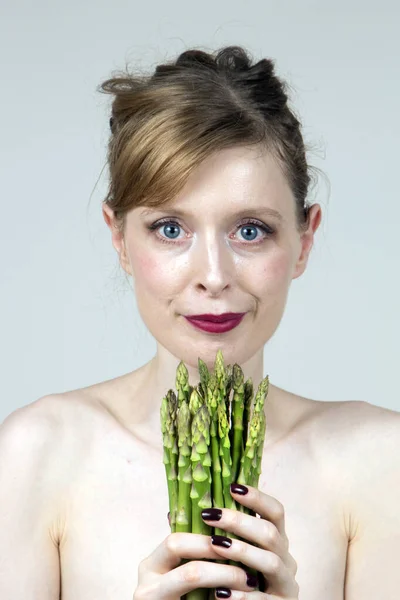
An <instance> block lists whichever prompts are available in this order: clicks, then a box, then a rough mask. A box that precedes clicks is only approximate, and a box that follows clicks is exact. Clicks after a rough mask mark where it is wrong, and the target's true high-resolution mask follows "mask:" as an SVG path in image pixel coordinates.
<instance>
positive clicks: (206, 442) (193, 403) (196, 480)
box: [189, 389, 212, 535]
mask: <svg viewBox="0 0 400 600" xmlns="http://www.w3.org/2000/svg"><path fill="white" fill-rule="evenodd" d="M189 408H190V412H191V414H192V415H193V420H192V453H191V456H190V459H191V461H192V487H191V492H190V497H191V499H192V533H201V534H204V535H210V534H211V533H212V528H211V527H210V526H209V525H207V524H206V523H205V522H204V521H203V519H202V516H201V511H202V510H203V509H204V508H211V507H212V499H211V455H210V452H209V446H210V420H211V419H210V413H209V411H208V408H207V406H206V405H205V404H202V400H201V397H200V396H199V394H198V392H197V391H196V389H195V390H194V391H193V392H192V395H191V398H190V404H189Z"/></svg>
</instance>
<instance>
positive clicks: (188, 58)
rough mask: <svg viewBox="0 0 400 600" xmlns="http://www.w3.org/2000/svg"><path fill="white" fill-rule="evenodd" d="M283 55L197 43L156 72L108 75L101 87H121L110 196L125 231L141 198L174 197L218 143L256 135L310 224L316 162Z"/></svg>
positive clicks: (114, 117) (161, 200)
mask: <svg viewBox="0 0 400 600" xmlns="http://www.w3.org/2000/svg"><path fill="white" fill-rule="evenodd" d="M274 64H275V63H274V61H273V60H272V59H270V58H263V59H261V60H259V61H258V62H256V63H254V61H253V60H252V58H251V57H250V55H249V52H248V51H247V50H245V49H244V48H242V47H240V46H227V47H224V48H221V49H220V50H217V51H215V52H214V53H207V52H205V51H202V50H198V49H190V50H186V51H185V52H183V53H182V54H180V55H179V56H178V58H176V60H173V61H170V62H168V63H167V64H161V65H158V66H157V67H156V69H155V72H154V73H152V74H147V75H143V74H139V73H137V74H135V73H131V72H129V71H128V70H126V71H125V72H119V73H118V74H115V76H114V77H111V78H109V79H107V80H106V81H103V83H101V84H100V86H99V88H98V91H100V92H102V93H107V94H112V95H113V96H114V99H113V101H112V111H111V118H110V127H111V135H110V139H109V143H108V153H107V163H108V168H109V188H108V192H107V195H106V198H105V199H104V202H105V203H107V204H108V206H109V207H110V208H111V209H112V210H113V212H114V216H115V219H116V224H117V227H118V228H119V229H120V230H121V231H122V232H124V229H125V216H126V214H127V213H128V212H129V211H130V210H131V209H132V208H135V207H139V206H145V205H146V206H152V207H157V206H160V205H162V204H165V203H167V202H169V201H171V200H172V199H173V198H174V197H175V196H176V195H177V194H178V193H179V192H180V190H181V189H182V188H183V186H184V185H185V183H186V180H187V179H188V177H189V175H190V174H191V172H192V171H193V170H194V169H195V168H196V167H197V166H198V165H199V163H201V161H202V160H203V159H205V158H207V157H209V156H210V154H211V153H214V152H217V151H219V150H222V149H225V148H231V147H233V146H249V145H256V144H257V145H258V144H259V145H261V146H262V148H263V149H265V150H267V151H269V152H271V153H272V155H273V156H274V158H275V159H276V161H277V163H278V164H279V166H280V167H281V168H282V170H283V172H284V174H285V176H286V178H287V181H288V183H289V186H290V188H291V190H292V193H293V196H294V198H295V210H296V222H297V225H298V229H299V231H302V230H304V229H305V228H307V226H308V209H309V207H307V205H306V198H307V194H308V188H309V184H310V181H311V179H312V178H311V169H312V168H313V167H310V166H309V165H308V164H307V160H306V147H305V144H304V142H303V137H302V134H301V124H300V121H299V119H298V118H297V117H296V116H295V114H294V112H293V110H291V109H290V108H289V106H288V95H287V90H288V87H289V86H288V84H287V83H286V82H284V81H282V80H281V79H280V78H279V77H277V75H276V74H275V72H274ZM199 208H200V207H199Z"/></svg>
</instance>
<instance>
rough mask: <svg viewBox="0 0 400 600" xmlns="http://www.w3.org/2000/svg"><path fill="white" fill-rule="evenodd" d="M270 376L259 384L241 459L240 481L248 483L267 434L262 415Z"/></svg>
mask: <svg viewBox="0 0 400 600" xmlns="http://www.w3.org/2000/svg"><path fill="white" fill-rule="evenodd" d="M268 387H269V378H268V375H267V376H266V377H265V378H264V379H263V380H262V381H261V382H260V385H259V386H258V390H257V394H256V398H255V403H254V409H253V414H252V416H251V420H250V427H249V432H248V437H247V442H246V447H245V451H244V453H243V456H242V459H241V465H240V466H241V468H240V473H239V477H238V483H241V484H243V485H246V483H248V484H249V485H251V484H250V475H251V470H252V468H253V467H252V463H253V460H254V458H255V457H256V458H257V457H258V452H259V451H258V448H259V446H260V445H261V443H262V441H263V438H264V436H265V417H261V413H264V402H265V398H266V395H267V394H268Z"/></svg>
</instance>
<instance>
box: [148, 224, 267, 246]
mask: <svg viewBox="0 0 400 600" xmlns="http://www.w3.org/2000/svg"><path fill="white" fill-rule="evenodd" d="M162 225H177V226H178V227H180V228H181V229H182V225H180V223H179V222H178V221H173V220H171V219H170V218H165V219H159V220H158V221H156V222H155V223H152V224H151V225H148V226H147V229H149V230H150V231H152V232H155V235H156V237H157V238H158V239H159V240H160V242H162V243H163V244H179V243H181V242H175V241H174V240H168V239H167V238H163V237H161V236H160V235H159V234H158V233H157V231H156V230H157V229H159V228H160V227H161V226H162ZM245 225H256V226H257V227H258V228H259V229H261V230H262V231H263V233H264V237H263V238H262V239H261V240H259V241H258V242H248V244H249V245H252V246H258V245H259V244H262V243H263V242H264V241H265V240H266V239H267V238H268V237H270V236H271V235H273V234H274V233H275V230H274V229H272V228H271V227H269V226H268V225H266V224H265V223H263V222H262V221H258V220H256V219H246V220H245V221H244V222H242V223H239V225H238V230H239V229H240V228H241V227H244V226H245ZM244 243H245V244H246V242H244Z"/></svg>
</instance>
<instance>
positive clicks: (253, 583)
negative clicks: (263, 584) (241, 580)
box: [246, 573, 258, 587]
mask: <svg viewBox="0 0 400 600" xmlns="http://www.w3.org/2000/svg"><path fill="white" fill-rule="evenodd" d="M246 575H247V585H248V586H249V587H257V586H258V578H257V577H256V576H255V575H251V574H250V573H246Z"/></svg>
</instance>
